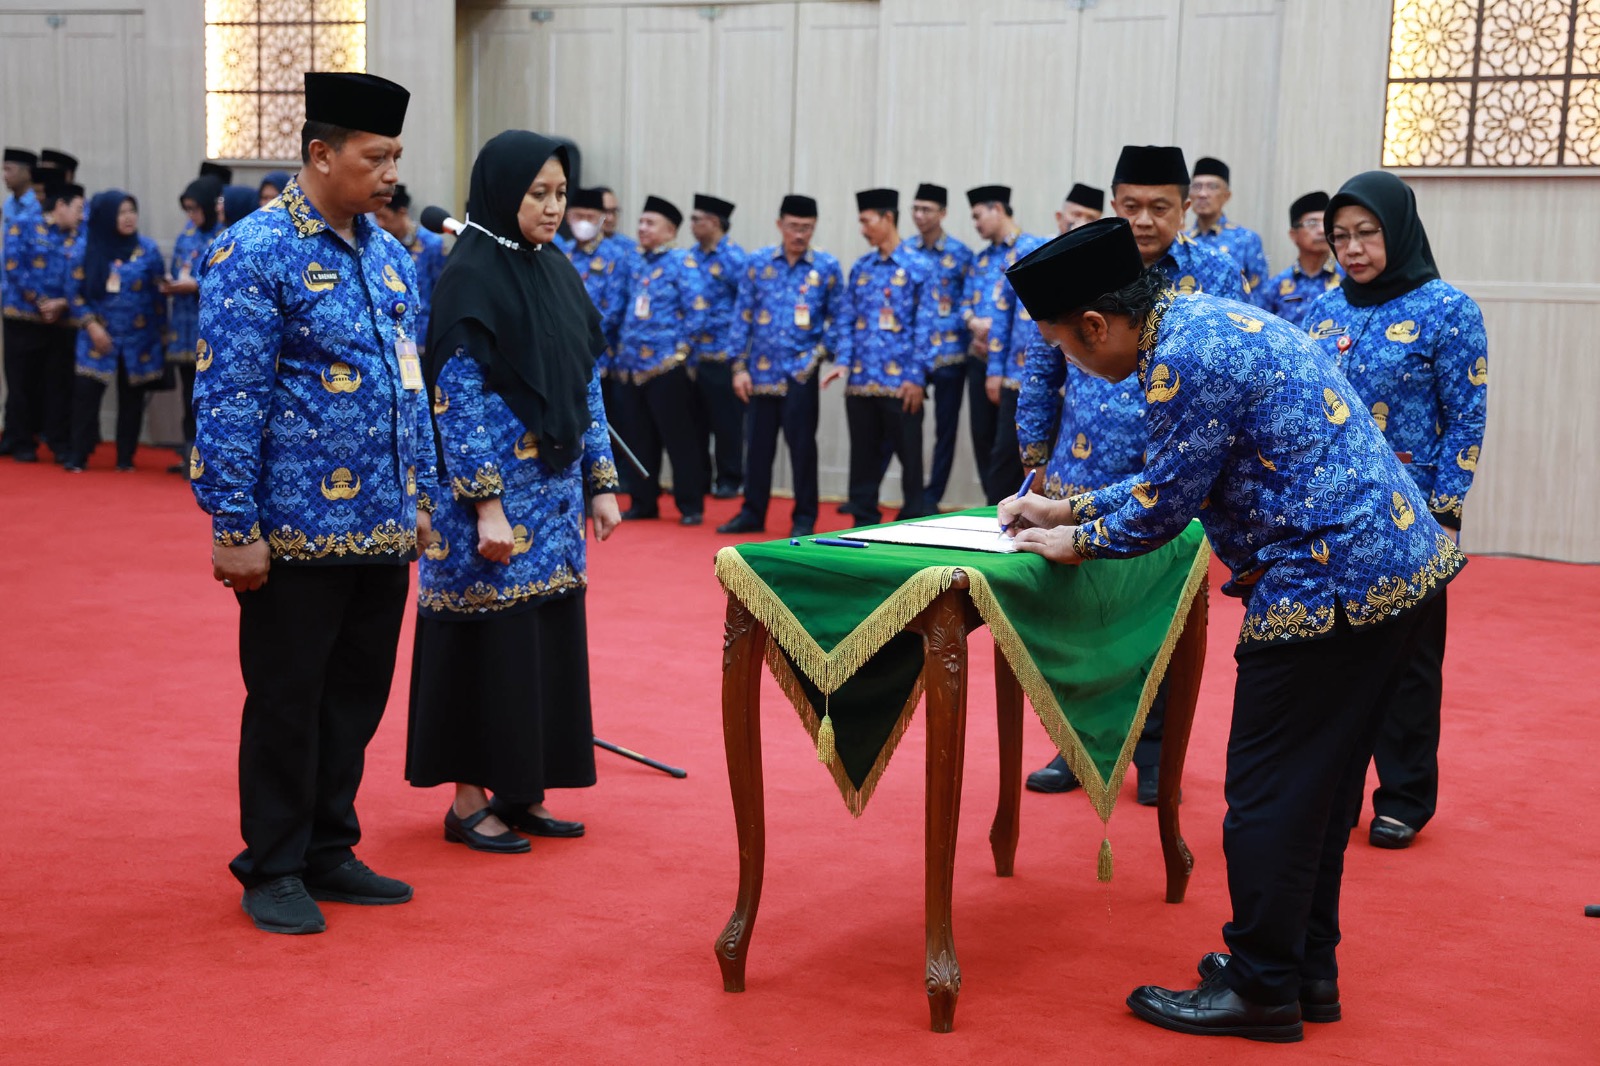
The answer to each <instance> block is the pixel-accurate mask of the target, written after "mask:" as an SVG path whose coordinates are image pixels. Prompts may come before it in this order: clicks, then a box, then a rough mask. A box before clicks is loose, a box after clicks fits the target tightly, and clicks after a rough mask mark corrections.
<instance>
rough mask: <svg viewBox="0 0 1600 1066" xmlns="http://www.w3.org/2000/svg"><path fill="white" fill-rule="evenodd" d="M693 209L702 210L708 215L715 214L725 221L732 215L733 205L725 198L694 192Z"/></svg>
mask: <svg viewBox="0 0 1600 1066" xmlns="http://www.w3.org/2000/svg"><path fill="white" fill-rule="evenodd" d="M694 209H695V210H696V211H704V212H705V213H706V214H708V215H716V216H717V217H718V218H720V219H722V221H723V222H727V221H728V220H729V219H730V218H732V217H733V205H732V204H730V203H729V202H728V201H726V200H719V199H718V198H717V197H715V196H707V195H706V194H705V193H703V192H697V193H695V194H694Z"/></svg>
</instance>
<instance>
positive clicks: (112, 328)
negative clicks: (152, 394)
mask: <svg viewBox="0 0 1600 1066" xmlns="http://www.w3.org/2000/svg"><path fill="white" fill-rule="evenodd" d="M166 276H167V265H166V263H165V262H164V261H163V260H162V258H161V249H160V248H158V247H157V246H156V242H155V241H153V240H151V239H150V238H149V237H146V236H144V235H143V234H140V236H139V243H138V245H137V246H136V247H135V248H134V249H133V251H132V252H131V253H129V255H128V258H127V259H125V260H120V261H118V262H116V263H114V264H112V267H111V276H110V277H109V278H107V280H106V294H105V295H104V296H102V297H100V298H99V299H93V298H91V297H90V296H89V295H88V294H87V293H84V292H83V291H82V289H81V288H79V289H78V292H79V294H80V297H81V302H82V308H83V310H82V315H83V319H84V320H85V321H89V320H98V321H99V322H100V324H101V325H103V326H105V328H106V332H107V333H109V334H111V341H112V345H111V351H109V352H106V353H105V354H104V355H102V354H100V353H99V352H97V351H95V350H94V344H93V343H92V342H91V341H90V339H89V333H88V331H87V330H85V331H83V332H81V333H79V334H78V347H77V365H76V367H75V368H74V370H75V372H76V373H77V375H78V376H79V377H85V378H93V379H94V380H96V381H100V382H104V383H106V384H108V385H109V384H110V383H112V382H113V381H115V380H116V379H117V367H118V366H121V367H122V368H123V370H124V371H126V372H127V375H128V384H130V385H149V384H152V383H153V382H157V381H160V380H161V378H162V375H164V374H165V373H166V366H167V297H166V294H165V293H163V292H162V291H161V281H162V279H163V278H165V277H166ZM113 290H115V291H113ZM74 313H75V314H76V312H74Z"/></svg>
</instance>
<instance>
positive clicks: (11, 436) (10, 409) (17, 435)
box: [4, 318, 72, 454]
mask: <svg viewBox="0 0 1600 1066" xmlns="http://www.w3.org/2000/svg"><path fill="white" fill-rule="evenodd" d="M4 330H5V333H4V336H5V349H6V354H5V374H6V405H5V419H6V424H5V432H4V442H5V445H6V451H8V452H24V453H26V452H33V451H37V450H38V447H39V436H40V434H41V433H42V434H44V436H45V440H46V442H47V443H48V444H49V445H50V446H51V450H52V451H57V449H58V448H60V447H64V446H65V445H66V443H67V442H66V438H65V436H64V435H63V436H58V437H56V438H55V439H53V440H52V439H51V438H50V430H51V428H57V429H59V421H60V420H61V419H60V414H59V413H58V414H57V421H58V424H57V426H56V427H51V426H50V424H49V423H50V418H49V415H48V414H47V410H48V408H49V405H50V404H51V402H52V396H51V393H52V389H51V384H52V380H53V379H52V375H51V369H52V365H53V364H52V358H51V356H52V354H53V351H54V350H55V346H54V341H55V337H54V334H57V333H62V334H69V335H70V334H71V333H72V331H71V330H66V329H61V328H59V327H56V326H46V325H44V324H42V323H39V322H23V321H20V320H18V319H12V318H8V319H6V320H5V327H4ZM69 366H70V364H69ZM69 372H70V371H69ZM56 402H57V403H58V404H60V403H65V402H66V401H65V399H60V400H57V401H56ZM58 454H59V453H58Z"/></svg>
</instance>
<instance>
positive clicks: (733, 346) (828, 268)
mask: <svg viewBox="0 0 1600 1066" xmlns="http://www.w3.org/2000/svg"><path fill="white" fill-rule="evenodd" d="M844 288H845V284H844V276H843V275H842V274H841V273H840V271H839V261H838V260H837V259H835V258H834V257H833V256H831V255H829V254H828V253H827V252H819V251H817V250H816V249H814V248H808V249H806V253H805V254H804V255H802V256H800V258H798V259H796V260H795V262H794V264H793V265H792V266H791V265H790V263H789V260H788V258H787V257H786V256H785V255H784V254H783V245H781V244H772V245H768V246H767V247H765V248H762V249H759V250H757V251H755V252H753V253H751V255H750V258H749V259H748V260H747V261H746V264H745V270H744V278H743V280H741V281H740V282H739V302H738V303H737V304H736V305H735V308H734V316H733V326H732V328H731V329H730V330H729V333H728V350H729V351H730V352H731V353H733V369H734V373H747V374H749V375H750V384H751V388H752V390H753V391H754V393H755V395H757V396H783V395H785V394H787V393H788V391H789V383H790V382H791V381H793V382H796V383H799V384H804V383H805V382H807V381H809V380H810V379H811V375H812V374H813V373H815V372H816V369H817V364H819V363H821V362H823V361H825V360H838V361H839V362H840V363H842V364H846V365H848V363H849V360H850V346H851V333H853V332H854V330H853V329H852V327H853V326H854V325H855V320H854V319H853V318H851V317H850V308H849V306H848V303H849V300H848V298H847V296H846V295H845V292H844Z"/></svg>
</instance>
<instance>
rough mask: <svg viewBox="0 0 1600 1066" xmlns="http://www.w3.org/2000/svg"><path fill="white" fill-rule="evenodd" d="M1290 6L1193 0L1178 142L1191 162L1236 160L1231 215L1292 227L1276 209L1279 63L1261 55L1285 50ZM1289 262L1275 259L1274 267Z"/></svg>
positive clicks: (1264, 0)
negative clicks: (1282, 35)
mask: <svg viewBox="0 0 1600 1066" xmlns="http://www.w3.org/2000/svg"><path fill="white" fill-rule="evenodd" d="M1282 10H1283V5H1282V4H1281V3H1279V2H1278V0H1185V3H1184V5H1183V22H1182V25H1181V29H1180V31H1179V34H1180V40H1181V42H1182V46H1181V47H1180V48H1179V51H1178V92H1177V106H1176V117H1177V128H1176V134H1177V143H1178V144H1181V145H1183V150H1184V155H1185V156H1186V157H1187V158H1188V160H1189V166H1190V167H1191V168H1192V167H1193V166H1194V161H1195V160H1196V159H1199V158H1200V157H1202V156H1214V157H1215V158H1217V159H1221V160H1223V161H1224V162H1226V163H1227V164H1228V166H1229V168H1230V169H1231V170H1232V181H1231V183H1230V184H1231V185H1232V187H1233V199H1232V200H1231V202H1230V203H1229V204H1228V207H1227V209H1226V211H1227V215H1228V217H1229V218H1230V219H1232V220H1233V221H1235V222H1237V223H1239V224H1240V225H1242V226H1247V227H1249V228H1250V229H1253V230H1257V231H1264V230H1270V229H1279V230H1282V229H1285V228H1286V226H1280V225H1277V224H1276V218H1277V216H1278V215H1279V214H1281V212H1277V211H1272V210H1271V209H1270V206H1271V205H1272V204H1273V202H1274V190H1273V182H1272V179H1271V174H1272V164H1273V146H1274V143H1275V142H1274V137H1273V132H1274V127H1275V120H1276V117H1277V111H1278V104H1277V100H1278V64H1277V63H1271V62H1268V63H1262V62H1258V61H1257V60H1256V57H1259V56H1272V55H1275V54H1277V52H1278V36H1279V32H1280V29H1281V27H1280V25H1279V22H1280V15H1281V12H1282ZM1269 256H1270V252H1269ZM1287 262H1288V260H1287V259H1286V258H1284V257H1282V256H1279V257H1276V258H1273V259H1272V263H1273V270H1274V271H1276V270H1278V269H1279V268H1280V267H1281V266H1282V265H1286V264H1287ZM1263 280H1265V279H1263Z"/></svg>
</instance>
